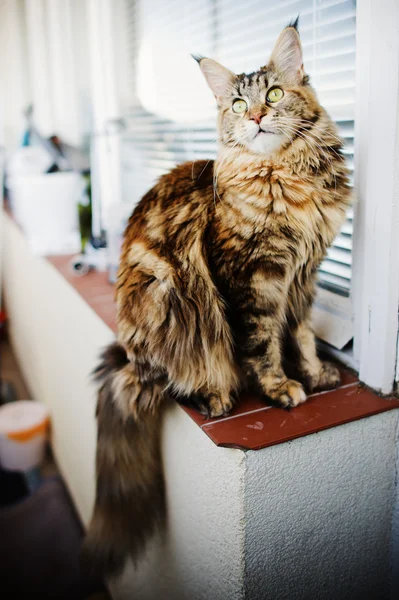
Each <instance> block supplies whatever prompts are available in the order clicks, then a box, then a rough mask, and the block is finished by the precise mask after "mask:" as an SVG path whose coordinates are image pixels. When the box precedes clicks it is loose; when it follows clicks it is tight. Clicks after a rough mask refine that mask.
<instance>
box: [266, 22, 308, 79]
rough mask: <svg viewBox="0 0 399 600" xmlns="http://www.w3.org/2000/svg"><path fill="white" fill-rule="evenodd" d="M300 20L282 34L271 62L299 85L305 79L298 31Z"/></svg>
mask: <svg viewBox="0 0 399 600" xmlns="http://www.w3.org/2000/svg"><path fill="white" fill-rule="evenodd" d="M297 25H298V19H296V20H295V21H294V23H293V24H292V25H288V27H286V28H285V29H283V31H282V32H281V33H280V35H279V37H278V40H277V42H276V45H275V46H274V49H273V52H272V55H271V57H270V62H271V63H273V67H274V68H275V69H276V70H277V71H280V73H283V74H286V75H288V77H290V78H291V79H293V80H294V81H296V82H297V83H301V82H302V81H303V78H304V71H303V58H302V46H301V40H300V39H299V33H298V30H297Z"/></svg>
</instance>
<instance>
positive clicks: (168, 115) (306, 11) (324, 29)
mask: <svg viewBox="0 0 399 600" xmlns="http://www.w3.org/2000/svg"><path fill="white" fill-rule="evenodd" d="M126 2H127V5H128V14H129V23H128V26H129V41H130V64H131V69H130V73H129V74H128V75H129V76H130V78H131V88H132V98H133V101H132V104H131V106H130V107H129V110H128V111H127V123H128V128H127V132H126V133H125V135H124V139H123V153H122V156H123V177H124V190H125V196H126V200H127V201H128V202H129V203H132V201H133V202H136V201H138V200H139V198H140V197H141V196H142V195H143V193H145V191H146V190H147V189H148V188H149V187H150V186H151V185H152V184H153V183H154V181H155V180H156V179H157V178H158V177H159V176H160V175H162V174H163V173H165V172H166V171H168V170H169V169H170V168H172V167H173V166H174V165H176V164H178V163H180V162H183V161H186V160H197V159H202V158H213V157H214V156H215V155H216V129H215V114H216V111H215V108H214V106H213V99H212V98H211V95H210V93H209V92H208V90H207V89H206V86H205V83H204V82H203V81H201V79H200V77H201V76H200V73H199V69H196V66H195V65H194V64H190V62H189V59H188V53H189V52H193V53H198V54H202V55H204V56H211V57H212V58H215V59H217V60H219V61H220V62H221V63H222V64H224V65H226V66H227V67H229V68H231V69H232V70H233V71H235V72H237V73H240V72H244V71H247V72H251V71H253V70H255V69H257V68H258V67H260V66H261V65H263V64H265V63H266V62H267V59H268V57H269V55H270V52H271V50H272V47H273V44H274V43H275V41H276V39H277V36H278V34H279V33H280V31H281V29H282V28H283V27H284V26H285V25H286V24H287V23H288V22H290V21H291V20H293V19H295V18H296V16H297V15H298V14H299V15H300V34H301V40H302V45H303V50H304V64H305V70H306V72H307V73H309V75H310V76H311V82H312V85H313V86H314V87H315V89H316V91H317V93H318V96H319V99H320V101H321V103H322V104H323V106H325V107H326V109H327V110H328V111H329V113H330V115H331V116H332V117H333V118H334V119H335V121H336V122H337V125H338V128H339V131H340V135H341V136H342V137H343V138H344V140H345V144H346V145H345V153H346V155H347V158H348V164H349V166H350V169H351V170H352V171H353V146H354V107H355V28H356V2H355V0H281V1H280V2H271V1H270V2H269V1H266V0H247V2H237V0H205V1H203V2H201V3H198V2H195V1H194V0H171V1H170V2H168V3H166V2H164V1H163V0H126ZM190 60H192V59H190ZM352 220H353V213H352V211H349V212H348V216H347V220H346V222H345V224H344V226H343V228H342V231H341V233H340V234H339V235H338V236H337V239H336V240H335V242H334V245H333V247H332V248H331V249H330V250H329V252H328V256H327V258H326V260H325V261H324V262H323V264H322V266H321V268H320V281H321V283H322V284H324V285H326V286H327V287H330V288H332V289H335V290H337V291H340V292H341V293H344V294H348V293H349V290H350V281H351V262H352V259H351V249H352V233H353V225H352Z"/></svg>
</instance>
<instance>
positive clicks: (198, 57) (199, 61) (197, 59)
mask: <svg viewBox="0 0 399 600" xmlns="http://www.w3.org/2000/svg"><path fill="white" fill-rule="evenodd" d="M191 56H192V57H193V59H194V60H196V61H197V63H198V64H201V60H202V59H203V58H205V56H202V55H201V54H191Z"/></svg>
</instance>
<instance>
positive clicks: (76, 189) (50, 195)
mask: <svg viewBox="0 0 399 600" xmlns="http://www.w3.org/2000/svg"><path fill="white" fill-rule="evenodd" d="M8 185H9V191H10V200H11V208H12V211H13V213H14V216H15V218H16V220H17V222H18V223H19V224H20V225H21V227H22V229H23V230H24V232H25V234H26V237H27V238H28V240H29V242H30V244H31V246H32V249H33V251H34V252H35V253H37V254H41V255H45V254H73V253H75V252H79V251H80V235H79V226H78V207H77V204H78V202H79V200H80V198H81V197H82V192H83V190H84V186H85V183H84V179H83V177H82V176H81V175H80V174H79V173H73V172H71V173H69V172H68V173H49V174H46V175H14V176H12V177H10V178H9V181H8Z"/></svg>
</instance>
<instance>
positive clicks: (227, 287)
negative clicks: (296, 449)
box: [84, 22, 350, 575]
mask: <svg viewBox="0 0 399 600" xmlns="http://www.w3.org/2000/svg"><path fill="white" fill-rule="evenodd" d="M197 61H198V63H199V66H200V69H201V71H202V73H203V75H204V77H205V79H206V81H207V83H208V85H209V87H210V89H211V90H212V92H213V94H214V96H215V98H216V103H217V106H218V131H219V142H220V148H219V152H218V157H217V159H216V161H215V162H213V161H197V162H194V163H186V164H183V165H180V166H178V167H176V168H175V169H173V170H172V171H171V172H170V173H168V174H167V175H164V176H163V177H161V178H160V180H159V181H158V183H157V184H156V185H155V187H153V188H152V189H151V190H150V191H149V192H148V193H147V194H146V195H145V196H144V197H143V199H142V200H141V201H140V203H139V204H138V205H137V207H136V208H135V210H134V212H133V214H132V216H131V217H130V220H129V223H128V226H127V229H126V232H125V236H124V243H123V248H122V254H121V261H120V268H119V273H118V281H117V286H116V299H117V311H118V341H117V342H116V343H114V344H113V345H111V346H110V347H109V348H108V349H107V350H106V351H105V352H104V354H103V356H102V362H101V364H100V365H99V367H98V368H97V371H96V377H97V381H98V382H99V386H100V389H99V397H98V409H97V419H98V445H97V494H96V503H95V508H94V514H93V517H92V521H91V524H90V526H89V529H88V534H87V537H86V541H85V545H84V557H85V560H86V561H87V562H88V564H89V565H90V566H91V568H92V569H96V570H97V571H99V572H101V573H102V574H103V575H104V574H106V575H116V574H118V573H119V572H120V571H121V569H122V568H123V566H124V564H125V560H126V557H127V556H130V557H132V558H133V560H137V559H138V558H139V556H140V554H141V552H142V551H143V549H144V547H145V543H146V541H147V539H148V538H149V537H150V536H151V534H152V533H153V532H154V531H155V530H156V529H157V528H158V527H159V526H161V524H162V522H163V519H164V518H165V501H164V481H163V473H162V460H161V459H162V457H161V452H160V424H161V421H162V409H163V407H164V406H165V405H166V404H167V402H168V401H170V400H177V401H178V402H181V403H186V404H191V405H193V406H196V407H197V408H198V410H200V411H201V412H202V413H203V414H205V415H207V416H209V417H220V416H222V415H226V414H228V412H229V411H230V409H231V408H232V405H233V402H234V399H235V398H236V397H237V394H238V392H239V391H240V390H241V389H242V388H244V387H247V386H252V387H254V388H255V389H256V390H257V391H258V393H260V394H261V395H262V397H264V398H265V401H266V402H272V403H274V404H275V405H278V406H281V407H295V406H297V405H299V404H300V403H302V402H304V401H305V400H306V392H312V391H314V390H325V389H330V388H333V387H335V386H336V385H338V384H339V381H340V376H339V372H338V370H337V368H336V367H335V366H333V365H332V364H330V363H325V362H321V361H320V359H319V358H318V356H317V353H316V344H315V338H314V334H313V331H312V327H311V323H310V311H311V306H312V302H313V298H314V294H315V280H316V274H317V268H318V266H319V265H320V262H321V261H322V259H323V258H324V256H325V254H326V249H327V248H328V246H329V245H330V244H331V243H332V241H333V240H334V238H335V236H336V234H337V233H338V231H339V229H340V227H341V225H342V223H343V221H344V218H345V212H346V209H347V207H348V205H349V203H350V186H349V179H348V170H347V167H346V165H345V159H344V156H343V153H342V148H343V143H342V141H341V139H340V138H339V137H338V135H337V130H336V126H335V125H334V123H333V122H332V120H331V119H330V117H329V116H328V114H327V113H326V111H325V110H324V109H323V108H322V107H321V106H320V104H319V102H318V100H317V97H316V94H315V92H314V90H313V89H312V87H311V86H310V84H309V77H308V76H307V75H306V74H305V72H304V68H303V61H302V49H301V43H300V38H299V34H298V27H297V22H295V23H292V24H290V25H288V26H287V27H286V28H285V29H283V31H282V33H281V34H280V36H279V38H278V40H277V42H276V45H275V47H274V49H273V52H272V54H271V57H270V60H269V62H268V63H267V65H266V66H264V67H262V68H260V69H259V70H258V71H256V72H254V73H251V74H249V75H246V74H241V75H235V74H234V73H233V72H231V71H230V70H228V69H227V68H225V67H224V66H222V65H220V64H219V63H217V62H216V61H214V60H212V59H209V58H202V57H197ZM288 357H290V362H288V361H287V359H288ZM290 365H291V366H290ZM292 365H294V366H292ZM290 369H291V370H293V372H294V373H295V377H294V378H293V377H292V376H291V375H289V370H290Z"/></svg>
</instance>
